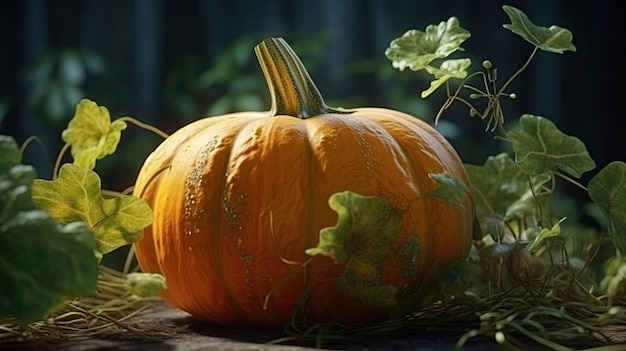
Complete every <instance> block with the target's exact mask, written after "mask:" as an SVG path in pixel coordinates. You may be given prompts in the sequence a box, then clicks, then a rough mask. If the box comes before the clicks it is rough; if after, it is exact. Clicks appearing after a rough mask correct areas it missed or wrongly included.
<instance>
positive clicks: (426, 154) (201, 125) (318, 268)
mask: <svg viewBox="0 0 626 351" xmlns="http://www.w3.org/2000/svg"><path fill="white" fill-rule="evenodd" d="M256 50H257V56H259V61H260V63H261V66H262V68H263V70H264V73H265V75H266V79H267V80H268V85H269V87H270V91H271V94H272V103H273V105H272V109H271V110H270V111H269V112H240V113H232V114H227V115H223V116H217V117H208V118H205V119H201V120H198V121H195V122H193V123H191V124H188V125H187V126H184V127H183V128H181V129H179V130H178V131H176V132H175V133H174V134H172V135H171V136H170V137H169V138H167V139H166V140H165V141H164V142H163V143H162V144H161V145H160V146H159V147H158V148H157V149H156V150H155V151H154V152H153V153H152V154H151V155H150V156H149V157H148V158H147V159H146V161H145V163H144V166H143V167H142V169H141V171H140V173H139V176H138V178H137V181H136V184H135V195H137V196H139V197H141V198H142V199H143V200H144V201H146V202H147V203H148V204H149V205H150V206H151V208H152V209H153V211H154V216H155V221H154V223H153V224H152V225H151V226H149V227H147V228H146V229H145V230H144V236H143V238H142V239H141V240H139V241H138V242H137V243H135V244H134V245H135V252H136V256H137V259H138V262H139V264H140V267H141V269H142V271H144V272H151V273H160V274H162V275H164V276H165V278H166V280H167V284H168V289H167V290H165V291H163V292H162V294H161V295H162V297H163V299H164V300H166V301H167V302H169V303H171V304H172V305H173V306H175V307H177V308H180V309H182V310H184V311H187V312H189V313H190V314H191V315H193V316H194V317H196V318H198V319H201V320H204V321H207V322H210V323H214V324H220V325H230V326H264V327H284V326H286V325H288V324H289V323H291V322H292V321H293V320H294V319H295V320H298V319H300V320H302V319H306V320H308V321H314V322H338V323H347V324H350V323H358V322H367V321H370V320H372V319H374V318H378V317H381V316H384V315H385V314H386V313H388V312H389V310H390V308H391V307H390V306H370V305H367V304H365V303H363V301H362V300H360V299H359V298H357V297H355V296H353V295H352V294H350V293H349V292H346V291H344V290H342V289H340V288H338V286H337V281H338V279H340V277H341V275H342V274H343V271H344V269H345V266H346V262H336V261H334V260H333V259H332V258H331V257H328V256H324V255H314V256H310V255H307V254H306V253H305V251H306V250H307V249H309V248H312V247H315V246H316V245H318V242H319V240H320V237H319V236H320V230H321V229H323V228H327V227H332V226H334V225H335V224H337V220H338V215H337V212H335V211H334V210H333V209H331V208H330V207H329V202H328V201H329V198H330V197H331V195H333V194H335V193H338V192H343V191H348V190H349V191H352V192H355V193H358V194H361V195H366V196H376V197H379V198H381V199H384V200H386V201H387V202H388V203H389V204H390V205H391V206H392V207H393V208H395V209H397V210H398V211H399V213H401V217H402V224H401V228H400V230H399V233H398V235H397V237H396V238H395V240H394V241H393V244H392V245H391V248H390V249H391V252H392V254H390V255H389V256H388V257H387V259H386V260H385V262H384V265H383V266H382V269H381V270H380V272H378V273H379V275H378V278H377V280H378V281H377V284H379V285H380V286H393V287H395V288H397V289H398V290H397V298H398V299H402V298H403V297H406V296H408V295H411V294H413V293H415V292H416V291H417V289H418V288H419V287H420V285H421V284H422V283H424V282H425V280H426V279H427V278H428V277H429V276H430V275H431V274H432V273H433V271H434V269H435V268H436V267H437V266H438V265H439V264H441V263H443V262H449V261H453V260H458V259H462V258H464V257H465V256H466V255H467V253H468V251H469V249H470V245H471V241H472V229H473V220H474V205H473V199H472V197H471V191H468V192H467V193H466V194H463V195H462V196H461V199H462V200H461V204H462V205H463V207H464V208H463V209H461V208H459V207H455V206H452V205H451V204H448V203H446V202H445V201H442V200H441V199H437V198H435V197H432V196H425V194H426V193H428V192H429V191H431V190H433V189H434V188H436V187H437V185H436V183H435V182H434V181H433V180H432V179H430V177H429V173H442V172H446V173H449V174H450V175H452V176H454V177H455V178H457V179H458V180H460V181H462V182H463V183H464V184H465V185H467V187H468V189H469V186H470V183H469V179H468V176H467V174H466V172H465V168H464V166H463V163H462V162H461V160H460V159H459V157H458V155H457V153H456V152H455V151H454V149H453V148H452V146H451V145H450V144H449V143H448V141H446V140H445V138H444V137H443V136H442V135H441V134H440V133H439V132H437V131H436V130H435V129H433V128H432V127H430V126H429V125H428V124H426V123H424V122H423V121H421V120H419V119H417V118H415V117H413V116H410V115H407V114H404V113H401V112H398V111H394V110H389V109H383V108H357V109H353V110H350V111H343V110H337V109H332V108H329V107H327V106H326V105H324V104H323V100H322V99H321V96H319V93H318V92H317V89H316V88H315V86H314V85H313V83H312V82H311V81H310V78H309V77H308V74H306V70H304V68H303V66H301V63H300V62H299V60H298V59H297V56H295V54H293V52H292V51H291V50H290V49H289V47H288V45H287V44H286V43H285V42H284V41H282V39H268V40H266V41H264V42H263V43H261V44H259V46H257V48H256ZM294 60H295V61H294ZM294 62H295V64H294ZM286 72H290V73H286ZM293 72H297V74H294V73H293ZM411 240H413V241H415V242H417V243H419V250H418V252H417V254H415V255H414V256H412V258H411V260H410V262H409V264H410V265H411V267H407V260H406V259H402V257H401V255H398V254H397V252H398V251H399V250H400V248H402V247H403V245H405V244H406V243H407V242H408V241H411Z"/></svg>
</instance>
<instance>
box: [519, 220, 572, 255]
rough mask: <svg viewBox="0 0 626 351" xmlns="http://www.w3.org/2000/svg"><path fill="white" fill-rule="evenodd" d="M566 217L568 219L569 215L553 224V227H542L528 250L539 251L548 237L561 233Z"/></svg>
mask: <svg viewBox="0 0 626 351" xmlns="http://www.w3.org/2000/svg"><path fill="white" fill-rule="evenodd" d="M566 219H567V217H563V218H561V219H560V220H559V221H558V222H557V223H556V224H555V225H553V226H552V228H543V229H541V231H540V232H539V234H537V236H536V237H535V240H534V241H533V243H532V244H531V245H530V247H529V248H528V252H535V251H537V250H538V249H539V247H540V245H541V244H543V242H544V241H545V240H546V239H548V238H551V237H553V236H557V235H559V234H561V223H562V222H563V221H564V220H566Z"/></svg>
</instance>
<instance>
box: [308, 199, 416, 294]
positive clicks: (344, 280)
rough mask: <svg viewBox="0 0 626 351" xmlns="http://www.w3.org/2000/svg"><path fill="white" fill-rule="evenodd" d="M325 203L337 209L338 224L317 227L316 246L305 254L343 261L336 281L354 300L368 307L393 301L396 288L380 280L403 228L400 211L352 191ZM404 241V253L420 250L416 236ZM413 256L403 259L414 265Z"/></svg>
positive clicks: (382, 201) (379, 200)
mask: <svg viewBox="0 0 626 351" xmlns="http://www.w3.org/2000/svg"><path fill="white" fill-rule="evenodd" d="M328 204H329V205H330V207H331V208H332V209H333V210H334V211H336V212H337V215H338V217H339V218H338V220H337V225H336V226H334V227H328V228H324V229H322V230H320V239H319V243H318V245H317V247H314V248H311V249H308V250H306V253H307V254H308V255H312V256H313V255H325V256H329V257H330V258H331V259H332V260H333V261H335V262H336V263H340V264H345V268H344V272H343V274H342V275H341V277H340V278H339V280H338V282H337V284H338V287H339V288H340V289H341V290H343V291H345V292H347V293H348V294H350V295H352V296H353V297H355V298H356V299H357V300H359V301H361V302H363V303H366V304H368V305H371V306H388V305H392V304H394V303H395V294H396V291H397V288H396V287H394V286H387V285H381V284H380V281H381V278H382V270H383V266H384V264H385V261H386V260H387V258H388V257H389V256H390V255H391V251H392V248H393V244H394V242H395V240H396V239H397V237H398V235H399V234H400V230H401V229H402V214H401V213H400V211H398V210H397V209H396V208H394V207H393V206H391V205H390V204H389V202H387V201H386V200H384V199H381V198H379V197H376V196H362V195H359V194H356V193H353V192H351V191H344V192H340V193H335V194H333V195H331V197H330V198H329V200H328ZM407 243H412V244H410V245H408V246H405V247H406V249H405V251H406V250H408V251H407V252H406V254H407V255H409V256H411V254H412V253H413V254H415V255H416V254H417V253H419V242H417V238H416V237H414V238H409V239H408V240H407ZM405 244H406V243H405ZM407 257H408V256H407ZM416 259H417V258H416V257H414V258H413V260H410V259H409V260H403V262H405V261H406V262H407V263H408V264H411V265H414V264H415V260H416ZM411 262H412V263H411ZM406 268H407V269H410V268H411V267H406Z"/></svg>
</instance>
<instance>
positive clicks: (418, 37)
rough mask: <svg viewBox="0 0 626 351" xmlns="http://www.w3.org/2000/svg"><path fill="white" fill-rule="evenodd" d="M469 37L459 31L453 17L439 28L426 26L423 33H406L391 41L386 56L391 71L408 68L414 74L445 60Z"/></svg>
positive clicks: (413, 30) (463, 30)
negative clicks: (439, 59) (391, 66)
mask: <svg viewBox="0 0 626 351" xmlns="http://www.w3.org/2000/svg"><path fill="white" fill-rule="evenodd" d="M469 37H470V32H468V31H467V30H465V29H463V28H461V26H460V24H459V20H458V19H457V18H456V17H450V19H448V20H447V21H445V22H444V21H442V22H441V23H439V25H437V26H435V25H432V24H431V25H429V26H427V27H426V31H425V32H422V31H419V30H415V29H412V30H409V31H407V32H406V33H404V35H402V36H401V37H399V38H396V39H394V40H393V41H392V42H391V44H390V45H389V48H387V50H385V56H387V58H388V59H389V60H391V63H392V65H393V67H395V68H397V69H399V70H400V71H402V70H404V69H405V68H407V67H409V69H411V70H413V71H419V70H421V69H424V68H426V66H428V65H429V64H430V63H431V62H432V61H433V60H435V59H438V58H444V57H447V56H448V55H450V54H451V53H453V52H455V51H457V50H459V49H460V46H461V44H462V43H463V42H464V41H465V40H467V38H469Z"/></svg>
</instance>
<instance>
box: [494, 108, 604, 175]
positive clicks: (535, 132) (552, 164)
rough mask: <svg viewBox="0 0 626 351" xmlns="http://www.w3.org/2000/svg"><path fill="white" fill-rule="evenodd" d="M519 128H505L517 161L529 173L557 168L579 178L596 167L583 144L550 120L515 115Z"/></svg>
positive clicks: (547, 171)
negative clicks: (518, 129)
mask: <svg viewBox="0 0 626 351" xmlns="http://www.w3.org/2000/svg"><path fill="white" fill-rule="evenodd" d="M519 122H520V126H521V128H522V130H521V131H509V132H507V134H506V136H507V139H508V140H509V141H510V142H511V143H512V144H513V145H512V146H513V151H515V154H516V156H515V158H516V162H517V164H518V165H519V166H520V167H522V169H524V171H525V172H526V173H528V174H530V175H537V174H542V173H551V172H555V171H556V170H557V169H560V170H562V171H564V172H565V173H567V174H569V175H571V176H573V177H576V178H580V176H581V175H582V174H583V173H584V172H587V171H590V170H592V169H594V168H595V167H596V164H595V162H594V161H593V160H592V159H591V157H590V156H589V153H588V152H587V148H586V147H585V144H583V142H582V141H580V139H578V138H576V137H573V136H569V135H566V134H564V133H563V132H561V131H560V130H558V129H557V127H556V126H555V125H554V123H552V122H551V121H550V120H548V119H546V118H543V117H541V116H534V115H529V114H525V115H522V117H520V119H519Z"/></svg>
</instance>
